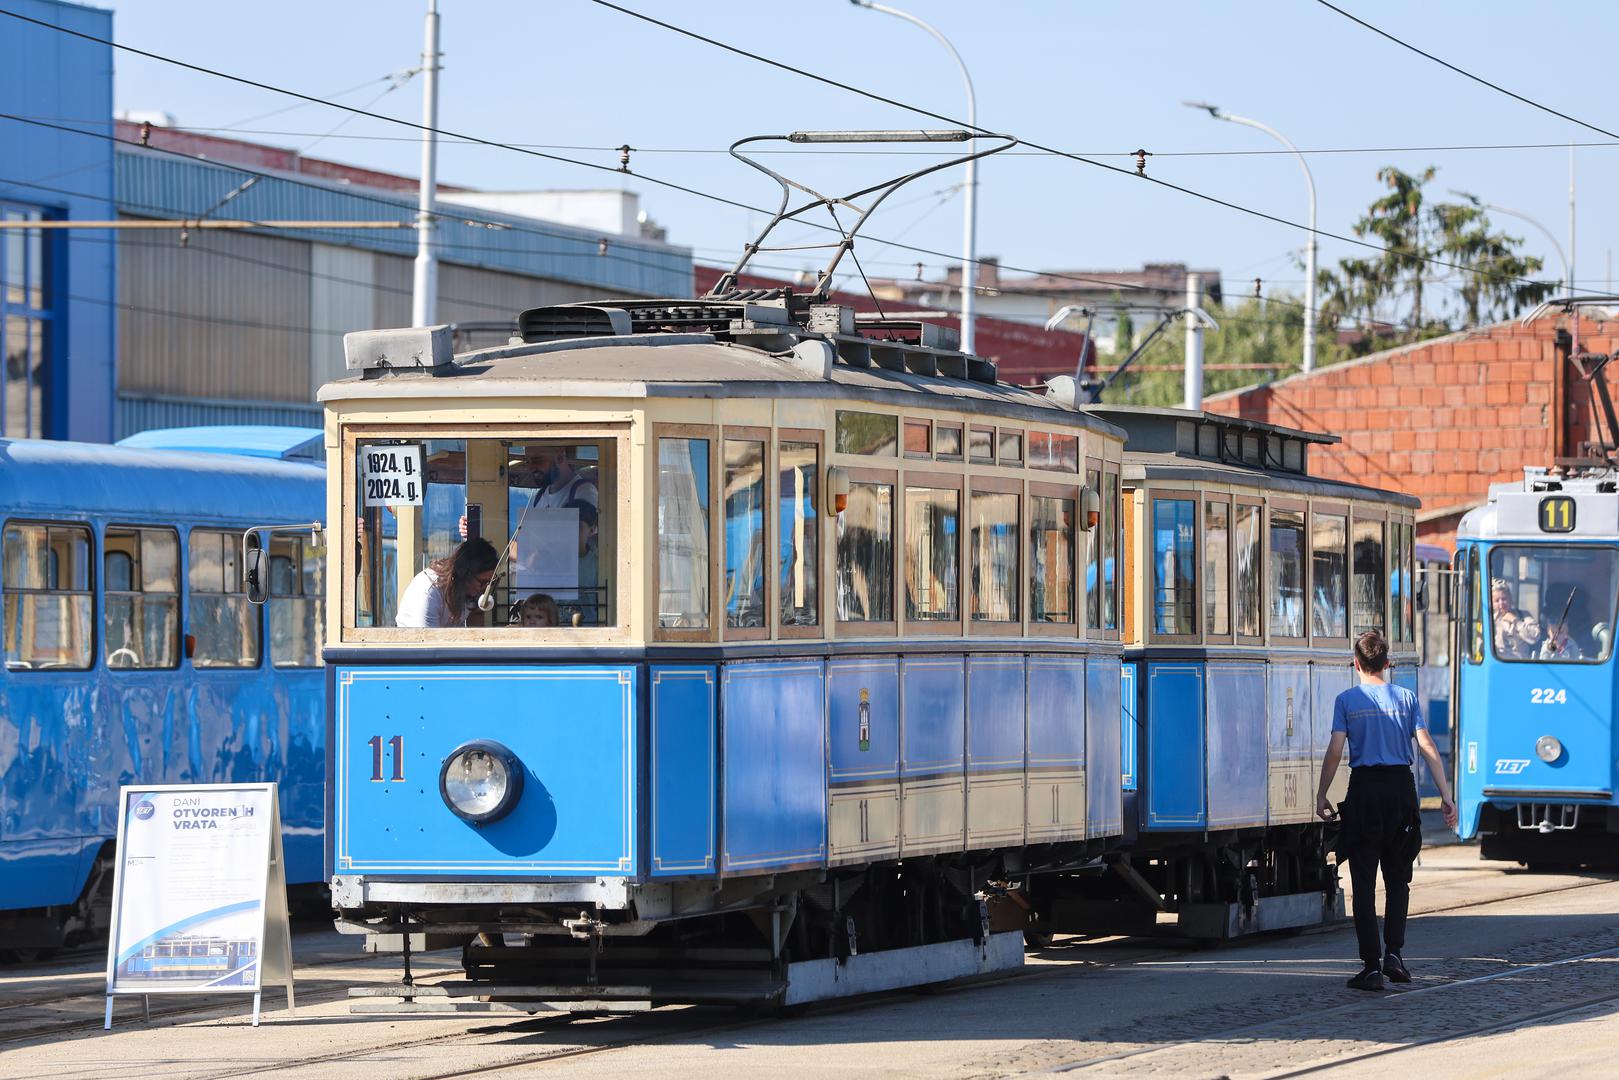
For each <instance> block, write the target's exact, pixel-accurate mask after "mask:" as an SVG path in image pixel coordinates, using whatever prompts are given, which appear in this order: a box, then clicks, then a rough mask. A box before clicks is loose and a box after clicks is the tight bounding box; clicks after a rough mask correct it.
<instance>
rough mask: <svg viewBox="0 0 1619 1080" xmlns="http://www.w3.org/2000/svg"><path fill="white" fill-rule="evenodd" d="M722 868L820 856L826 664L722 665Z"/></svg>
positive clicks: (794, 862) (816, 860)
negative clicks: (723, 772)
mask: <svg viewBox="0 0 1619 1080" xmlns="http://www.w3.org/2000/svg"><path fill="white" fill-rule="evenodd" d="M721 694H722V697H723V702H724V704H723V707H722V712H721V716H722V721H721V733H722V736H721V737H722V743H723V751H722V759H723V761H724V763H725V794H724V799H723V806H724V817H723V824H722V833H721V835H722V836H723V838H724V839H723V854H722V856H721V862H720V866H721V868H722V869H723V870H726V871H739V870H764V869H781V868H785V867H791V866H806V865H814V866H819V865H822V864H824V863H825V861H826V665H825V664H824V663H822V662H821V661H819V660H815V661H792V662H788V663H775V662H763V661H761V662H758V663H741V664H730V665H727V666H726V668H725V671H724V674H723V676H722V678H721Z"/></svg>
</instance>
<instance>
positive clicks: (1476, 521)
mask: <svg viewBox="0 0 1619 1080" xmlns="http://www.w3.org/2000/svg"><path fill="white" fill-rule="evenodd" d="M1455 579H1456V590H1455V597H1456V600H1455V628H1456V640H1455V648H1454V649H1453V651H1452V656H1453V658H1454V659H1453V671H1454V681H1453V683H1452V687H1453V698H1452V703H1451V704H1452V714H1453V716H1454V718H1455V733H1456V734H1455V743H1454V750H1453V753H1454V755H1455V758H1454V761H1453V764H1452V768H1453V769H1454V770H1455V776H1456V781H1457V783H1456V788H1457V791H1458V795H1459V798H1458V807H1459V809H1460V811H1461V822H1460V826H1459V830H1458V831H1459V832H1460V834H1461V836H1462V837H1463V838H1464V839H1467V838H1471V837H1473V836H1475V835H1476V836H1479V837H1481V849H1482V852H1483V855H1484V857H1485V858H1496V859H1511V860H1516V861H1518V862H1522V863H1526V864H1528V865H1530V866H1537V865H1579V864H1593V863H1606V864H1612V863H1614V862H1615V861H1619V842H1616V838H1619V801H1616V797H1615V791H1616V787H1619V783H1616V781H1619V743H1616V742H1615V738H1616V734H1615V732H1616V729H1615V724H1614V715H1615V708H1616V705H1619V702H1616V700H1615V692H1616V685H1615V672H1616V670H1619V669H1616V668H1615V665H1614V662H1613V627H1614V619H1615V614H1616V612H1615V605H1616V604H1619V476H1616V474H1615V472H1614V471H1613V469H1612V468H1611V467H1609V466H1607V465H1593V466H1589V467H1580V466H1569V467H1560V468H1553V469H1538V468H1536V469H1526V470H1525V474H1524V477H1523V479H1522V480H1520V481H1517V482H1513V483H1504V484H1494V485H1491V488H1490V496H1489V501H1488V502H1487V503H1486V504H1485V505H1484V506H1481V507H1478V508H1477V509H1474V510H1472V511H1470V512H1469V513H1468V514H1467V515H1466V516H1465V517H1464V518H1463V519H1462V522H1461V526H1460V528H1459V529H1458V532H1457V538H1456V560H1455Z"/></svg>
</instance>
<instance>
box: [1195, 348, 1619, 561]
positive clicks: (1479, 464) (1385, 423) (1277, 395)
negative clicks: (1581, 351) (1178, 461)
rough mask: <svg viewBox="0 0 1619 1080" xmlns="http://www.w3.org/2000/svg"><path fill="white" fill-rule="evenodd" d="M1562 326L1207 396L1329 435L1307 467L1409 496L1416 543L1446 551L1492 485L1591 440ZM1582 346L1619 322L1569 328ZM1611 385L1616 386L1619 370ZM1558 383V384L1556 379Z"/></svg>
mask: <svg viewBox="0 0 1619 1080" xmlns="http://www.w3.org/2000/svg"><path fill="white" fill-rule="evenodd" d="M1559 326H1567V327H1568V328H1569V329H1572V326H1571V325H1570V323H1569V320H1561V319H1553V318H1543V319H1540V320H1537V321H1536V322H1535V323H1533V324H1531V325H1529V326H1521V325H1519V324H1518V323H1517V322H1516V321H1514V322H1510V323H1502V324H1500V325H1497V326H1492V327H1488V328H1485V329H1482V330H1478V331H1470V332H1466V333H1461V334H1453V335H1450V336H1449V337H1444V338H1437V339H1435V340H1433V341H1428V342H1423V343H1421V344H1418V345H1410V346H1405V347H1403V348H1400V349H1394V350H1390V351H1388V352H1383V353H1375V354H1373V355H1371V356H1368V357H1365V358H1363V359H1360V360H1353V361H1349V362H1347V363H1343V364H1337V365H1334V366H1332V367H1328V368H1323V369H1321V370H1318V371H1315V372H1312V373H1311V374H1309V375H1295V376H1292V377H1291V378H1287V379H1283V380H1282V381H1280V382H1277V383H1273V384H1271V385H1269V386H1262V387H1254V388H1251V389H1248V390H1237V391H1232V392H1230V393H1226V394H1219V395H1216V396H1214V397H1211V398H1209V399H1208V400H1207V401H1206V402H1205V406H1206V407H1207V408H1208V409H1209V410H1210V411H1211V412H1223V413H1229V414H1234V415H1238V416H1245V417H1249V418H1251V419H1256V420H1264V421H1267V422H1269V423H1273V424H1283V425H1286V426H1288V427H1298V428H1306V429H1309V430H1312V431H1321V432H1327V433H1329V434H1333V435H1338V436H1340V437H1341V438H1342V439H1343V441H1342V442H1341V443H1339V444H1337V445H1336V446H1318V447H1313V448H1312V449H1311V451H1310V472H1311V473H1312V474H1314V475H1316V476H1321V477H1325V478H1329V479H1335V480H1349V481H1353V482H1356V483H1362V484H1369V485H1371V486H1373V487H1381V488H1390V489H1393V490H1396V491H1403V492H1406V493H1409V494H1412V495H1416V496H1417V497H1418V498H1420V499H1421V500H1422V510H1421V511H1419V514H1422V515H1424V516H1427V515H1430V514H1434V512H1436V511H1444V510H1445V509H1447V508H1454V509H1455V511H1456V512H1455V513H1452V514H1440V515H1439V516H1435V517H1433V518H1432V519H1431V520H1425V521H1423V522H1422V523H1420V524H1419V526H1418V529H1417V532H1418V539H1419V540H1421V541H1422V542H1424V543H1434V544H1441V545H1444V546H1446V547H1450V546H1451V545H1452V544H1453V542H1454V537H1455V529H1456V523H1457V519H1458V517H1459V516H1460V513H1461V512H1462V511H1463V510H1465V509H1466V508H1467V507H1469V506H1472V505H1476V504H1477V503H1479V502H1482V501H1483V500H1484V499H1485V497H1486V496H1487V495H1488V492H1489V485H1490V483H1491V482H1492V481H1500V480H1510V479H1514V478H1516V477H1519V476H1521V475H1522V473H1523V468H1524V466H1526V465H1550V464H1552V463H1553V461H1554V460H1555V459H1556V458H1559V457H1567V456H1573V455H1575V454H1576V453H1578V448H1579V445H1580V443H1581V442H1582V441H1584V440H1587V439H1589V438H1591V437H1592V432H1593V430H1594V429H1593V426H1592V402H1593V398H1592V392H1591V388H1590V385H1589V384H1588V383H1586V382H1585V381H1584V380H1582V379H1581V378H1580V377H1579V375H1578V374H1577V373H1576V372H1575V371H1574V370H1573V365H1571V364H1569V363H1567V362H1566V360H1565V359H1564V358H1563V354H1562V352H1561V351H1560V350H1559V349H1558V348H1557V347H1556V345H1555V337H1556V331H1557V328H1558V327H1559ZM1580 336H1581V342H1580V343H1581V345H1582V346H1583V347H1584V348H1585V349H1587V350H1590V351H1593V352H1607V351H1610V350H1612V349H1614V348H1616V347H1619V325H1616V324H1614V323H1611V322H1610V323H1607V324H1603V323H1596V322H1591V321H1588V320H1585V321H1582V322H1581V323H1580ZM1615 374H1616V378H1615V380H1614V389H1615V390H1616V391H1619V370H1616V372H1615ZM1559 376H1561V378H1559Z"/></svg>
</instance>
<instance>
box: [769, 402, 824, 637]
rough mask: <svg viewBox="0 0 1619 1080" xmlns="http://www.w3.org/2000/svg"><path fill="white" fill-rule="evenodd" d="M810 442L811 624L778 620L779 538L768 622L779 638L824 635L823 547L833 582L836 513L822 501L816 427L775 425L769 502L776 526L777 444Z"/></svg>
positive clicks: (821, 445) (820, 436)
mask: <svg viewBox="0 0 1619 1080" xmlns="http://www.w3.org/2000/svg"><path fill="white" fill-rule="evenodd" d="M784 442H791V443H813V444H814V446H815V477H814V481H815V488H814V492H815V559H816V567H815V619H816V622H815V625H814V626H784V625H783V624H782V621H781V575H780V573H779V568H778V567H777V566H776V557H777V555H778V554H779V552H780V541H779V540H778V541H777V546H776V547H773V548H771V549H770V556H771V557H770V574H769V576H770V586H769V591H770V593H771V596H772V600H771V608H770V611H771V614H770V625H771V627H772V628H773V629H774V631H775V634H776V637H777V638H778V639H780V640H787V641H792V640H805V639H813V638H823V637H826V636H827V633H826V629H827V610H828V609H827V588H826V583H827V576H826V568H827V566H828V560H827V548H828V546H829V545H830V547H831V548H832V549H833V550H832V552H831V555H832V561H831V565H832V566H833V575H834V576H833V579H832V580H833V584H834V585H836V573H837V570H836V566H837V563H836V560H837V551H836V548H837V515H836V514H833V513H828V511H829V510H830V507H828V506H827V504H826V468H827V466H826V433H825V432H823V431H820V430H819V429H817V428H777V429H776V432H775V439H774V441H773V443H772V447H771V450H770V455H771V461H772V462H774V465H775V467H774V469H773V475H774V476H775V481H774V484H775V500H774V501H773V502H772V503H771V504H770V505H771V507H772V509H773V510H774V512H775V513H774V517H775V520H776V522H777V526H776V527H777V528H778V529H779V528H780V524H779V523H780V521H781V498H782V495H781V444H782V443H784Z"/></svg>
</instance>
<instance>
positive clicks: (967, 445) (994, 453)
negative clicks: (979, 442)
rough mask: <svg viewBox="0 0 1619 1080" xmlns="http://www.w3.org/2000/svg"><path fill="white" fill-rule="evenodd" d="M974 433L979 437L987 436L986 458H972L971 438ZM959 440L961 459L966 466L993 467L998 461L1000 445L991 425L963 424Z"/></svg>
mask: <svg viewBox="0 0 1619 1080" xmlns="http://www.w3.org/2000/svg"><path fill="white" fill-rule="evenodd" d="M974 432H977V433H978V434H980V435H982V434H988V435H989V457H988V458H975V457H973V445H972V436H973V433H974ZM961 438H962V445H961V459H962V460H963V461H964V462H966V463H967V464H968V465H987V466H991V467H993V466H994V465H995V464H996V462H998V461H999V460H1000V452H1001V444H1000V441H999V436H998V435H997V432H996V429H995V427H994V426H993V425H991V426H986V425H984V424H964V425H962V433H961Z"/></svg>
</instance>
